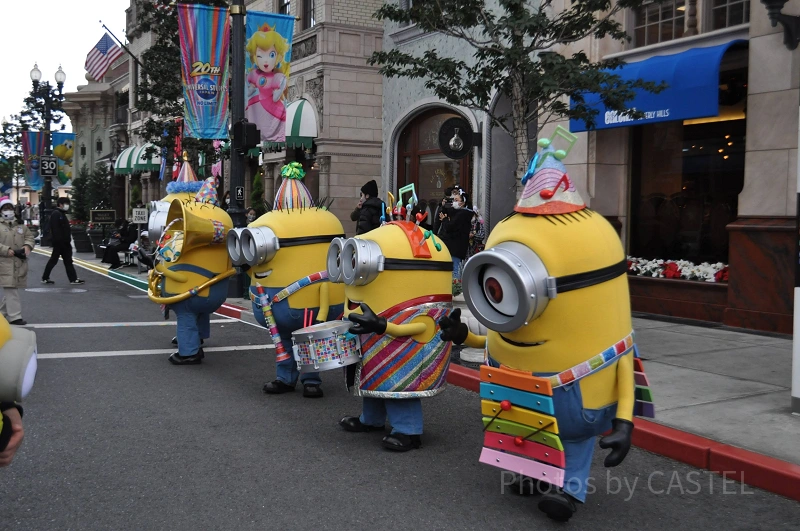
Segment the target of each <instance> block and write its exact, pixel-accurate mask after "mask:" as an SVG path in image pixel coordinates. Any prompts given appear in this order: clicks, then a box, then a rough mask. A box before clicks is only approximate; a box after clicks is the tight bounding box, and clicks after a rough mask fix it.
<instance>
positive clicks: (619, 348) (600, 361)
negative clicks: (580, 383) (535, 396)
mask: <svg viewBox="0 0 800 531" xmlns="http://www.w3.org/2000/svg"><path fill="white" fill-rule="evenodd" d="M632 348H633V332H631V333H630V334H628V335H627V336H626V337H625V338H623V339H622V340H620V341H618V342H616V343H614V345H612V346H610V347H608V348H607V349H605V350H604V351H603V352H601V353H600V354H597V355H596V356H592V357H591V358H589V359H588V360H586V361H584V362H583V363H579V364H578V365H575V366H574V367H572V368H571V369H567V370H566V371H562V372H560V373H558V374H556V375H553V376H551V377H550V385H552V386H553V389H555V388H557V387H561V386H562V385H566V384H568V383H571V382H574V381H577V380H580V379H581V378H583V377H585V376H588V375H589V374H591V373H593V372H595V371H597V370H599V369H601V368H603V367H604V366H605V365H606V364H608V363H610V362H611V361H613V360H614V359H615V358H618V357H620V356H622V355H624V354H627V353H628V352H630V350H631V349H632Z"/></svg>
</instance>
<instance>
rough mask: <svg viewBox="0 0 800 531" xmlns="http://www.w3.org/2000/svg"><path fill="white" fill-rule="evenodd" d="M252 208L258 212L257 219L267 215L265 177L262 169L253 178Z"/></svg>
mask: <svg viewBox="0 0 800 531" xmlns="http://www.w3.org/2000/svg"><path fill="white" fill-rule="evenodd" d="M250 207H251V208H254V209H255V211H256V217H260V216H263V215H264V214H266V213H267V207H266V205H265V204H264V175H263V172H262V170H261V168H259V169H258V171H257V172H256V175H255V177H253V191H252V192H251V193H250Z"/></svg>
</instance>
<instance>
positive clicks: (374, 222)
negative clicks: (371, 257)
mask: <svg viewBox="0 0 800 531" xmlns="http://www.w3.org/2000/svg"><path fill="white" fill-rule="evenodd" d="M383 208H384V207H383V202H382V201H381V200H380V199H378V183H376V182H375V181H374V180H372V181H370V182H368V183H367V184H365V185H364V186H362V187H361V196H360V198H359V200H358V205H357V206H356V209H355V210H353V212H352V213H351V214H350V219H351V220H353V221H355V222H356V235H359V234H364V233H365V232H369V231H371V230H373V229H377V228H378V227H380V226H381V215H382V214H383Z"/></svg>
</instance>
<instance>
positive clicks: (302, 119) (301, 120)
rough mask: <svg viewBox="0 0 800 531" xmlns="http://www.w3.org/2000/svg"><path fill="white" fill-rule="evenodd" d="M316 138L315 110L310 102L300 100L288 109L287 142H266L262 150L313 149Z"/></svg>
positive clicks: (269, 151) (262, 145)
mask: <svg viewBox="0 0 800 531" xmlns="http://www.w3.org/2000/svg"><path fill="white" fill-rule="evenodd" d="M315 138H317V117H316V115H315V114H314V109H313V108H312V107H311V104H310V103H309V102H308V100H304V99H300V100H296V101H293V102H292V103H290V104H289V106H288V107H286V141H285V142H264V143H263V144H261V149H263V150H264V151H266V152H268V153H275V152H278V151H282V150H284V149H285V148H287V147H289V148H303V149H311V145H312V144H313V142H314V139H315ZM251 156H252V155H251Z"/></svg>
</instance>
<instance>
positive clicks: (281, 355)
mask: <svg viewBox="0 0 800 531" xmlns="http://www.w3.org/2000/svg"><path fill="white" fill-rule="evenodd" d="M256 291H257V292H258V301H257V302H258V304H260V305H261V311H262V312H263V313H264V320H265V321H266V322H267V326H268V328H269V335H270V336H271V337H272V343H273V344H274V345H275V361H277V362H281V361H286V360H288V359H290V358H291V356H290V355H289V353H288V352H286V349H284V348H283V343H281V334H280V332H278V325H276V324H275V317H274V316H273V315H272V306H270V304H269V298H268V297H267V292H266V291H265V290H264V287H263V286H262V285H261V284H256ZM252 296H253V295H252V294H251V297H252Z"/></svg>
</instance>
